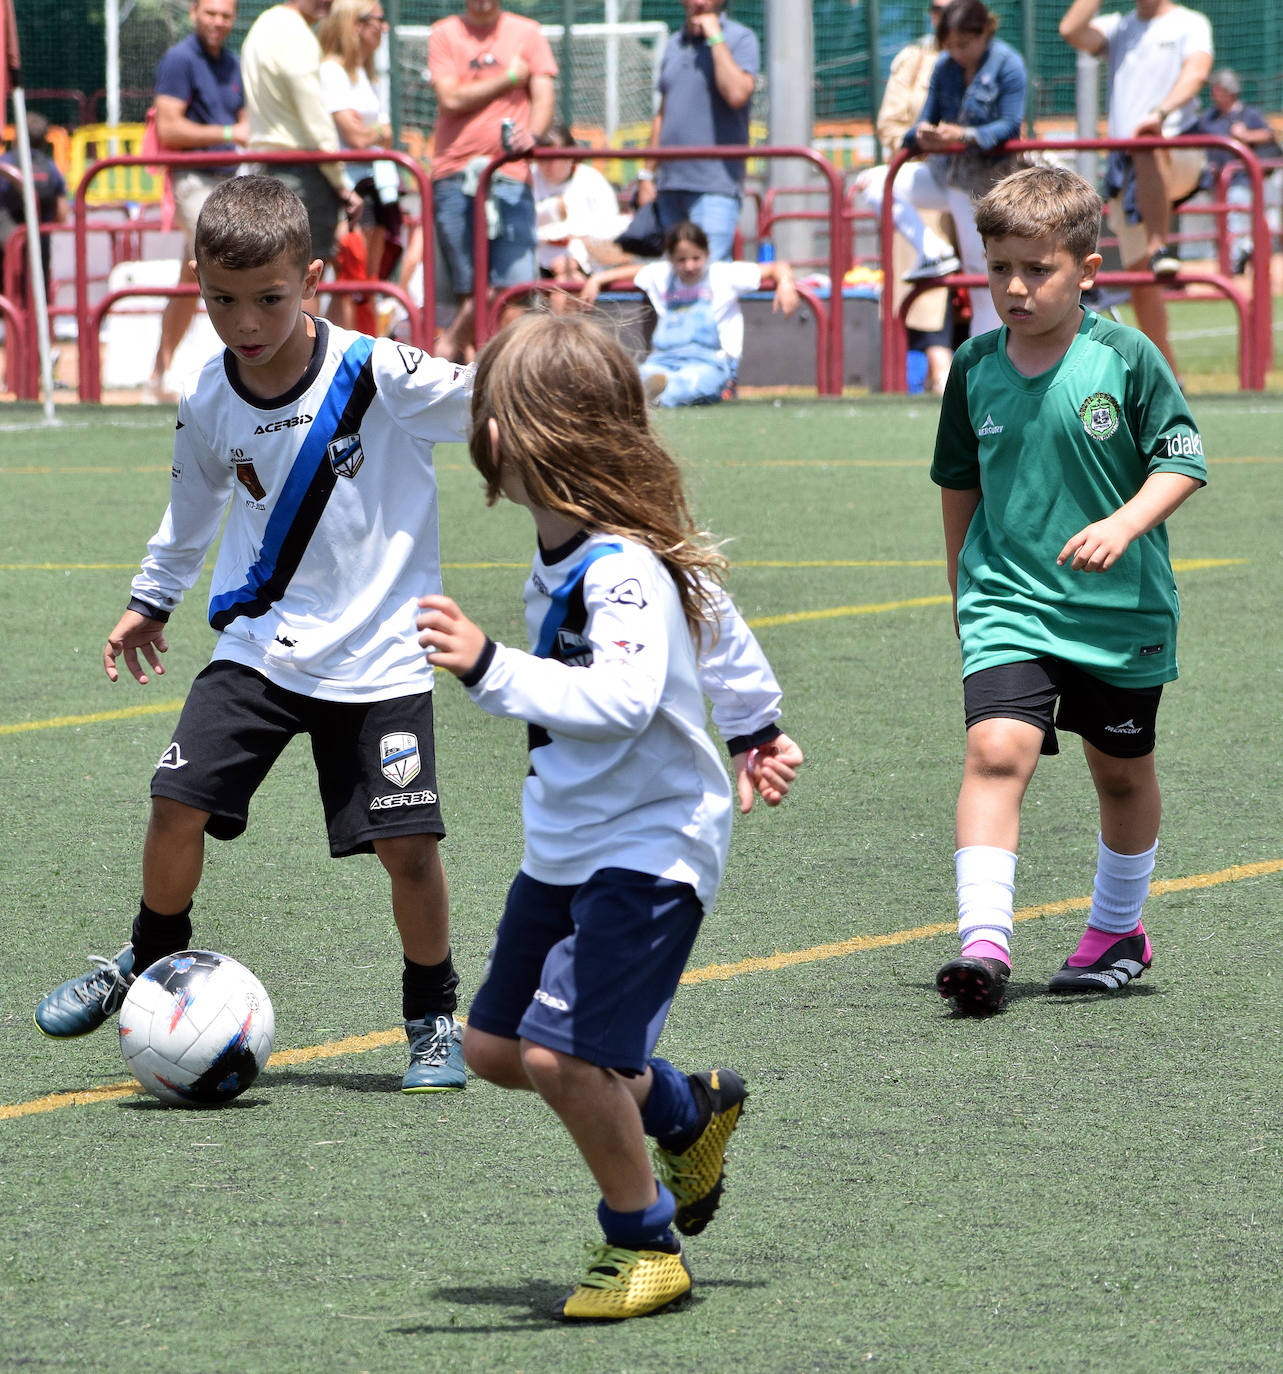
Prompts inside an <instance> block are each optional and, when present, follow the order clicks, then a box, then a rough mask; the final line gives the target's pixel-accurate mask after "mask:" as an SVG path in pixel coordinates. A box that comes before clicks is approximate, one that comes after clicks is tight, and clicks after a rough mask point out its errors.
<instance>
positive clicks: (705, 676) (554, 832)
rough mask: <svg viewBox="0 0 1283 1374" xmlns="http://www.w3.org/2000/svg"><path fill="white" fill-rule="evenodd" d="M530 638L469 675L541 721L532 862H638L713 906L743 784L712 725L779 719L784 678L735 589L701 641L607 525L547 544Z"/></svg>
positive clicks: (587, 866)
mask: <svg viewBox="0 0 1283 1374" xmlns="http://www.w3.org/2000/svg"><path fill="white" fill-rule="evenodd" d="M525 606H526V627H527V630H528V632H529V636H530V644H531V652H530V653H525V652H523V651H521V650H519V649H512V648H508V647H506V646H504V645H502V644H494V645H488V646H487V651H486V654H485V655H483V658H482V661H481V663H479V664H478V666H477V668H476V669H475V670H474V671H473V673H472V674H471V675H470V676H469V677H468V678H466V679H465V680H464V685H465V686H466V687H467V689H468V692H469V694H470V695H471V697H472V699H473V700H474V701H475V702H477V704H478V705H480V706H481V707H483V708H484V709H485V710H486V711H488V712H489V713H490V714H491V715H496V716H508V717H515V718H516V719H519V720H524V721H526V722H527V723H528V726H529V735H530V774H529V776H528V777H527V779H526V784H525V791H524V797H523V804H522V810H523V815H524V820H525V838H526V847H525V859H524V861H523V864H522V867H523V869H524V870H525V872H527V873H528V874H529V875H530V876H531V877H532V878H536V879H538V880H539V881H541V882H546V883H552V884H559V885H571V884H575V883H581V882H584V881H585V880H586V879H587V878H589V877H590V876H591V875H592V874H593V873H594V872H596V871H597V870H598V869H601V868H607V867H612V868H629V869H633V870H635V871H637V872H640V873H650V874H653V875H655V876H657V877H663V878H672V879H675V880H678V881H681V882H687V883H690V884H691V886H692V887H694V889H695V891H696V893H697V895H698V897H699V899H700V902H701V903H702V905H703V906H704V909H705V910H708V909H709V908H710V907H711V905H712V902H713V898H714V896H715V895H716V892H717V887H718V884H719V882H720V881H721V877H722V872H723V870H724V868H725V865H726V852H727V848H728V846H729V843H730V830H731V787H730V782H729V779H728V776H727V770H726V765H725V764H724V763H723V761H722V759H721V757H720V756H719V754H718V751H717V749H716V748H715V747H714V745H713V743H712V741H711V740H710V739H709V736H708V733H707V730H706V728H705V720H706V714H705V706H704V696H705V694H706V693H707V695H708V696H709V697H710V698H711V700H712V703H713V719H714V722H715V724H716V725H717V727H718V730H719V731H720V733H721V734H722V736H723V737H724V738H725V739H726V740H728V741H731V740H746V739H748V738H749V737H751V736H754V735H756V734H758V733H759V732H760V731H762V730H764V729H767V728H768V727H771V726H773V724H774V722H775V721H776V720H777V719H778V717H779V703H780V689H779V684H778V683H777V682H776V680H775V677H774V675H773V674H772V672H771V668H770V665H769V664H768V663H767V661H766V658H765V656H764V655H763V653H762V650H761V648H760V647H759V645H758V643H757V640H756V639H755V638H754V636H753V633H752V631H751V630H750V629H749V628H748V626H747V625H746V624H745V623H744V621H743V619H742V618H741V617H740V615H739V613H738V611H736V609H735V607H734V606H733V605H732V604H731V602H730V599H729V598H726V597H723V598H722V599H721V602H720V616H721V625H720V629H719V633H718V636H717V638H716V640H715V642H713V641H712V637H711V636H709V635H705V636H704V637H703V638H704V641H705V643H704V646H703V650H702V652H701V653H700V654H699V655H698V657H697V646H696V644H695V641H694V638H693V637H692V635H691V632H690V629H689V627H688V625H687V623H686V619H685V617H684V616H683V614H682V608H681V603H680V600H679V598H678V595H677V588H676V586H675V585H674V583H673V580H672V578H671V577H670V576H669V574H668V572H667V570H666V569H665V568H664V566H663V564H662V563H661V562H660V561H659V559H658V558H656V557H655V555H654V554H653V553H651V552H650V550H648V549H646V548H644V547H642V546H641V545H640V544H637V543H635V542H634V541H631V540H628V539H622V538H619V537H618V536H615V535H603V534H595V535H588V536H586V537H580V538H578V539H576V540H572V541H571V542H570V544H568V545H566V546H563V547H562V548H560V549H556V550H553V551H551V552H548V553H547V554H545V553H544V552H543V551H542V550H541V551H540V552H539V554H538V555H537V556H536V558H535V560H534V565H533V568H532V570H531V574H530V578H529V580H528V581H527V583H526V589H525Z"/></svg>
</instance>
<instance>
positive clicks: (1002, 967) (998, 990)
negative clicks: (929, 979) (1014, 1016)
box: [936, 954, 1011, 1016]
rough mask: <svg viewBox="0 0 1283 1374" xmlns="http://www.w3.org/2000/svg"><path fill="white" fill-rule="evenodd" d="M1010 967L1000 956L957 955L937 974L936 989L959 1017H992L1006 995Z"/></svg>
mask: <svg viewBox="0 0 1283 1374" xmlns="http://www.w3.org/2000/svg"><path fill="white" fill-rule="evenodd" d="M1010 976H1011V969H1010V968H1009V967H1008V966H1007V965H1006V964H1004V963H1003V962H1002V960H1001V959H989V958H986V957H985V956H984V955H980V954H960V955H959V956H958V957H957V958H956V959H950V960H949V962H948V963H947V964H946V965H945V966H944V967H943V968H942V969H941V970H940V972H939V973H937V974H936V991H937V992H938V993H939V994H940V996H941V997H946V998H952V1000H953V1004H954V1007H955V1008H956V1009H957V1011H958V1014H959V1015H961V1016H992V1015H993V1013H994V1012H995V1011H997V1010H999V1008H1000V1007H1001V1006H1002V1004H1003V1002H1004V1001H1005V1000H1006V995H1007V979H1008V978H1009V977H1010Z"/></svg>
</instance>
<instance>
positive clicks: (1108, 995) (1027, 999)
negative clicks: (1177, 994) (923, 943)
mask: <svg viewBox="0 0 1283 1374" xmlns="http://www.w3.org/2000/svg"><path fill="white" fill-rule="evenodd" d="M910 986H912V987H914V988H917V989H919V990H921V992H922V993H923V994H924V996H927V995H929V996H934V997H935V998H936V999H937V1001H938V1002H943V999H942V998H940V994H939V993H938V992H937V991H936V985H935V983H934V982H929V983H928V982H925V981H922V980H919V981H918V982H916V983H913V984H911V985H910ZM1161 992H1162V988H1160V987H1156V986H1155V985H1154V984H1153V983H1142V982H1140V981H1139V979H1137V980H1135V981H1133V982H1131V983H1129V984H1128V985H1127V986H1126V987H1123V988H1116V989H1114V990H1113V991H1110V990H1108V989H1106V988H1102V989H1101V990H1100V991H1099V992H1052V991H1050V990H1049V989H1048V987H1047V984H1046V983H1045V982H1034V981H1033V980H1032V979H1028V980H1026V981H1025V982H1022V983H1016V982H1010V983H1008V984H1007V995H1006V1000H1005V1001H1004V1002H1003V1004H1002V1006H1001V1007H1000V1008H999V1009H998V1011H996V1012H991V1013H990V1014H989V1015H990V1016H1005V1015H1007V1013H1009V1012H1011V1011H1014V1010H1016V1005H1014V1004H1020V1005H1028V1004H1029V1003H1031V1002H1041V1003H1043V1004H1044V1005H1046V1006H1061V1007H1071V1006H1075V1005H1079V1006H1082V1005H1086V1006H1096V1005H1097V1004H1098V1003H1100V1002H1119V1001H1123V1000H1125V999H1127V998H1129V997H1157V996H1158V995H1159V994H1160V993H1161ZM940 1010H941V1012H942V1013H943V1014H944V1016H945V1017H946V1018H947V1019H948V1020H950V1021H987V1020H988V1019H989V1016H976V1015H975V1014H974V1013H972V1012H963V1011H958V1010H957V1008H956V1007H953V1006H951V1005H949V1004H948V1003H944V1004H943V1005H941V1006H940Z"/></svg>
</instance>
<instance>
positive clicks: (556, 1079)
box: [418, 315, 802, 1321]
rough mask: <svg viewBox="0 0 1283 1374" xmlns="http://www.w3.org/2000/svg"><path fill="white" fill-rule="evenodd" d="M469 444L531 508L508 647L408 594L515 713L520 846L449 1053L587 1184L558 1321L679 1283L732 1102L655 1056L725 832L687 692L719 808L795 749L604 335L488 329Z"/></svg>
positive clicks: (703, 1213) (454, 655)
mask: <svg viewBox="0 0 1283 1374" xmlns="http://www.w3.org/2000/svg"><path fill="white" fill-rule="evenodd" d="M470 443H471V449H472V460H473V463H474V464H475V465H476V467H477V469H478V471H479V472H480V473H481V475H482V477H483V478H484V479H485V481H486V486H487V491H488V495H489V498H490V499H491V500H492V501H493V500H494V499H496V498H497V497H498V496H499V495H500V493H502V494H503V495H504V496H506V497H507V498H508V499H509V500H511V501H513V502H515V503H516V504H518V505H521V506H524V507H526V508H527V509H528V510H529V511H530V513H531V515H532V516H533V518H534V523H535V528H536V530H537V532H538V552H537V554H536V556H535V560H534V565H533V568H532V570H531V575H530V579H529V581H528V582H527V583H526V589H525V605H526V627H527V630H528V632H529V637H530V646H531V652H530V653H526V652H525V651H523V650H520V649H515V648H512V647H510V646H507V645H503V644H495V643H494V642H492V641H491V640H490V639H489V638H488V637H487V636H486V634H485V632H484V631H482V630H481V629H480V628H479V627H478V626H477V625H475V624H474V623H473V622H472V621H470V620H469V619H468V618H467V617H466V616H465V615H464V614H463V612H462V611H460V609H459V607H458V606H457V605H456V604H455V603H454V602H453V601H451V600H449V599H448V598H446V597H442V596H426V597H423V598H422V599H421V601H420V603H419V604H420V605H421V606H422V607H423V613H422V614H421V615H420V617H419V622H418V623H419V628H420V629H421V630H422V631H423V634H422V636H421V638H420V642H421V643H422V644H423V646H424V648H425V649H426V650H427V653H428V657H429V658H430V659H431V661H432V662H433V663H435V664H437V665H438V666H439V667H442V668H446V669H448V670H449V671H450V672H452V673H454V674H455V675H456V676H458V677H459V679H460V680H461V681H462V682H463V684H464V686H465V687H466V688H467V689H468V693H469V695H470V696H471V697H472V699H473V700H474V701H475V702H476V703H477V704H478V705H479V706H481V707H482V708H483V709H484V710H486V711H488V712H490V713H491V714H492V715H496V716H507V717H512V718H515V719H518V720H524V721H526V722H527V723H528V729H529V742H530V772H529V774H528V775H527V778H526V784H525V789H524V795H523V799H522V815H523V819H524V822H525V833H526V849H525V857H524V859H523V860H522V864H521V871H520V873H518V875H517V877H516V879H515V881H514V882H513V884H512V887H511V889H510V890H509V893H508V901H507V904H506V906H505V909H504V914H503V919H502V920H501V921H500V924H499V929H498V933H497V934H496V936H495V943H494V947H493V949H492V951H491V955H490V961H489V964H488V966H487V969H486V976H485V979H484V980H483V982H482V984H481V987H480V988H479V989H478V991H477V995H476V998H475V1000H474V1001H473V1003H472V1008H471V1010H470V1012H469V1013H468V1029H467V1032H466V1034H465V1037H464V1053H465V1055H466V1057H467V1061H468V1066H469V1067H470V1068H471V1069H472V1070H473V1072H474V1073H477V1074H479V1075H480V1076H481V1077H483V1078H486V1079H488V1080H489V1081H490V1082H493V1083H497V1084H498V1085H499V1086H500V1087H505V1088H524V1089H528V1090H530V1089H533V1090H534V1091H536V1092H538V1093H539V1095H540V1096H541V1097H542V1098H543V1099H544V1100H545V1102H547V1103H548V1105H549V1106H550V1107H551V1108H552V1110H553V1111H554V1112H555V1113H556V1114H557V1116H558V1117H559V1118H560V1119H561V1121H562V1123H563V1124H564V1125H565V1127H566V1129H567V1130H568V1131H569V1133H570V1135H571V1137H572V1138H573V1139H574V1142H575V1144H576V1146H577V1147H578V1149H579V1152H580V1154H581V1155H582V1156H583V1158H584V1161H585V1163H586V1164H587V1165H588V1168H589V1170H590V1171H591V1173H592V1175H593V1178H594V1180H595V1181H596V1183H597V1185H598V1187H599V1188H600V1190H601V1204H600V1206H599V1207H598V1209H597V1219H598V1221H599V1223H600V1225H601V1228H602V1232H603V1235H604V1239H603V1242H602V1243H601V1244H599V1245H596V1246H592V1247H590V1253H589V1259H588V1263H587V1266H586V1270H585V1272H584V1274H583V1276H582V1277H581V1278H580V1280H579V1282H578V1284H577V1285H576V1286H575V1288H574V1289H573V1290H572V1291H571V1293H570V1294H569V1295H568V1296H567V1297H566V1299H565V1300H564V1301H563V1302H562V1304H561V1305H560V1306H559V1307H558V1313H559V1315H560V1316H562V1317H563V1318H565V1319H566V1320H571V1321H574V1320H617V1319H621V1318H627V1317H637V1316H643V1315H645V1314H647V1313H649V1312H655V1311H658V1310H660V1309H661V1308H664V1307H669V1306H672V1305H675V1304H678V1303H681V1302H683V1301H684V1300H685V1299H686V1296H687V1295H688V1293H689V1292H690V1287H691V1278H690V1273H689V1270H688V1269H687V1267H686V1263H685V1260H684V1258H683V1255H682V1247H681V1243H680V1241H679V1240H678V1238H677V1237H676V1236H675V1235H674V1234H673V1230H672V1228H673V1227H674V1226H675V1227H676V1229H677V1230H678V1231H679V1232H681V1234H682V1235H687V1236H690V1235H696V1234H698V1233H699V1232H701V1231H702V1230H703V1229H704V1227H705V1226H706V1225H707V1224H708V1222H709V1221H710V1220H711V1218H712V1216H713V1213H714V1211H715V1210H716V1208H717V1204H718V1200H719V1198H720V1196H721V1192H722V1184H723V1172H724V1157H725V1150H726V1143H727V1140H728V1139H729V1137H730V1135H731V1132H732V1131H733V1130H734V1129H735V1126H736V1124H737V1123H738V1121H739V1117H740V1113H741V1110H742V1107H743V1104H744V1099H745V1097H746V1096H747V1090H746V1088H745V1086H744V1082H743V1080H742V1079H741V1078H740V1076H739V1075H738V1074H737V1073H735V1072H733V1071H732V1070H730V1069H714V1070H712V1071H711V1072H708V1073H699V1074H691V1075H687V1074H684V1073H681V1072H680V1071H679V1070H677V1069H675V1068H674V1067H673V1065H672V1064H670V1063H668V1061H667V1060H664V1059H661V1058H658V1057H657V1056H656V1055H655V1053H654V1049H655V1044H656V1041H657V1040H658V1038H659V1035H660V1031H661V1030H662V1029H663V1024H664V1018H665V1016H666V1015H667V1013H668V1007H669V1004H670V1002H671V1001H672V998H673V994H674V993H675V992H676V990H677V984H678V979H679V978H680V977H681V973H682V969H683V968H684V967H685V964H686V960H687V957H688V955H689V954H690V950H691V946H692V945H693V943H694V941H695V937H696V934H697V933H698V931H699V926H700V922H701V920H702V919H703V916H704V914H705V913H706V912H707V911H708V910H709V908H710V907H711V906H712V903H713V899H714V896H715V895H716V892H717V886H718V883H719V882H720V880H721V876H722V870H723V868H724V867H725V864H726V850H727V846H728V843H729V840H730V826H731V801H732V790H731V786H730V783H729V780H728V778H727V773H726V767H725V765H724V764H723V763H722V761H721V760H720V758H719V757H718V754H717V751H716V749H715V748H714V746H713V744H712V741H711V740H710V739H709V737H708V734H707V731H706V727H705V707H704V695H705V693H707V695H708V696H709V697H710V698H711V699H712V702H713V718H714V720H715V722H716V723H717V726H718V729H719V730H720V732H721V733H722V735H723V736H724V737H725V738H726V741H727V749H728V750H729V752H730V754H731V757H732V760H733V762H734V766H735V773H736V783H737V789H736V790H737V791H738V794H739V803H740V809H741V810H743V811H747V810H749V809H750V808H751V806H752V805H753V800H754V797H755V796H756V795H760V796H761V797H762V799H763V800H764V801H765V802H766V803H767V804H768V805H776V804H778V803H779V802H780V801H781V800H783V797H784V795H785V793H787V792H788V790H789V786H790V784H791V783H792V781H793V779H794V777H795V776H796V771H797V768H798V766H799V765H800V764H801V762H802V753H801V750H800V749H799V748H798V747H797V745H796V744H794V742H793V741H792V740H790V739H789V738H788V736H787V735H784V734H782V733H781V731H780V728H779V725H778V724H777V720H778V717H779V701H780V689H779V685H778V683H777V682H776V681H775V678H774V675H773V674H772V673H771V670H770V665H769V664H768V663H767V662H766V659H765V657H764V656H763V654H762V651H761V649H760V648H759V646H758V644H757V641H756V640H755V639H754V638H753V634H752V632H751V631H750V630H749V629H748V627H747V626H746V625H745V624H744V622H743V620H742V619H741V618H740V616H739V614H738V613H737V612H736V610H735V608H734V606H732V605H731V603H730V600H729V598H727V597H726V595H725V593H724V592H722V590H721V588H720V586H718V585H717V578H718V575H719V574H720V572H721V570H722V568H723V566H724V560H723V559H722V557H721V555H720V554H718V553H717V551H716V549H715V548H713V547H712V546H711V545H710V544H709V543H708V541H707V539H706V537H704V536H703V535H701V534H700V533H699V532H697V531H696V530H695V527H694V525H693V523H692V521H691V519H690V515H689V512H688V509H687V506H686V499H685V496H684V494H683V491H682V483H681V477H680V473H679V472H678V469H677V466H676V464H675V463H674V462H673V460H672V458H671V457H670V456H669V455H668V454H667V453H666V452H665V451H664V449H663V447H662V445H661V444H660V443H659V442H658V440H657V439H656V437H655V434H654V432H653V430H652V429H651V428H650V424H649V421H648V419H647V414H646V398H645V395H644V393H643V391H642V383H641V377H640V375H639V374H638V371H637V368H636V366H635V364H634V363H633V362H632V360H631V359H630V358H629V357H628V355H627V354H626V353H625V352H624V350H623V349H622V348H621V347H620V346H619V344H618V343H617V342H616V341H615V340H614V339H612V338H610V337H608V336H607V335H606V334H604V333H602V332H601V331H600V330H599V329H597V327H596V326H595V325H593V324H592V323H591V322H590V321H588V320H586V319H583V318H582V317H573V316H562V317H558V316H554V315H545V316H538V315H528V316H526V318H525V319H523V320H521V321H519V322H518V323H517V324H514V325H512V326H511V327H510V328H508V329H506V330H504V331H503V333H501V334H500V335H498V336H497V337H496V338H495V339H494V340H493V341H492V342H491V343H490V345H489V346H488V347H487V348H486V349H485V350H483V352H482V354H481V356H480V358H479V359H478V363H477V386H476V395H475V399H474V402H473V426H472V438H471V441H470ZM647 1136H650V1137H651V1138H652V1139H653V1140H654V1141H655V1161H654V1165H653V1166H652V1163H651V1161H650V1160H649V1159H648V1157H647V1153H646V1137H647ZM656 1175H658V1177H656Z"/></svg>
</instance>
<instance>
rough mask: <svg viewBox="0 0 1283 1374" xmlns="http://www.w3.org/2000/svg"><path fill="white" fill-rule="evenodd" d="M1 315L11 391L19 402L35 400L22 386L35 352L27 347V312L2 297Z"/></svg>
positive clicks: (5, 297)
mask: <svg viewBox="0 0 1283 1374" xmlns="http://www.w3.org/2000/svg"><path fill="white" fill-rule="evenodd" d="M0 315H3V316H4V337H5V368H6V370H7V372H8V374H9V377H8V381H9V383H10V389H11V390H12V391H13V393H14V394H15V395H16V396H17V397H18V398H19V400H31V399H34V397H33V396H32V395H27V394H24V392H23V390H22V386H21V382H22V380H23V374H24V372H25V369H26V367H27V362H26V360H27V358H28V357H30V356H31V354H32V353H34V352H35V350H34V349H31V348H28V347H27V312H26V311H25V310H23V309H21V308H20V307H19V306H18V304H17V303H16V302H15V301H12V300H10V299H9V297H8V296H4V295H0Z"/></svg>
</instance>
